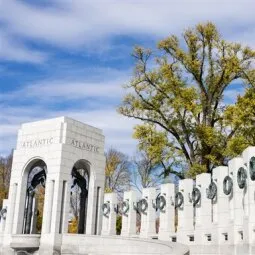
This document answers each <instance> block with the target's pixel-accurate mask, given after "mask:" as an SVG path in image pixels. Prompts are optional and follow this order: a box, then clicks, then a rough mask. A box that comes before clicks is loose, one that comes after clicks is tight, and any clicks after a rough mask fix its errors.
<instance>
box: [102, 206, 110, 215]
mask: <svg viewBox="0 0 255 255" xmlns="http://www.w3.org/2000/svg"><path fill="white" fill-rule="evenodd" d="M102 211H103V215H104V216H105V217H107V216H108V214H109V213H110V203H104V204H103V205H102Z"/></svg>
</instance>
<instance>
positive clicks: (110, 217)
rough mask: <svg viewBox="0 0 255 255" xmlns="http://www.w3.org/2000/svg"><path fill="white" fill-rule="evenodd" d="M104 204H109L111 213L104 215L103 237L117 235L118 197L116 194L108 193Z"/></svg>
mask: <svg viewBox="0 0 255 255" xmlns="http://www.w3.org/2000/svg"><path fill="white" fill-rule="evenodd" d="M104 204H109V209H110V210H109V211H108V213H107V214H105V215H103V226H102V232H101V233H102V235H116V211H115V208H116V206H117V195H116V193H106V194H105V195H104ZM106 211H107V210H106Z"/></svg>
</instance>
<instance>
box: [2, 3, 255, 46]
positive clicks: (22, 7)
mask: <svg viewBox="0 0 255 255" xmlns="http://www.w3.org/2000/svg"><path fill="white" fill-rule="evenodd" d="M51 3H52V5H49V6H47V7H44V8H42V7H40V8H39V7H38V6H36V5H32V4H28V3H25V2H23V1H22V2H21V1H15V0H8V1H3V2H2V8H3V9H4V10H5V11H4V12H1V15H0V19H1V20H2V21H3V22H4V23H5V24H6V27H8V30H9V32H10V33H13V34H16V35H19V36H21V37H24V38H28V39H38V40H41V41H42V42H45V43H47V44H50V45H55V46H60V47H75V48H77V47H79V46H84V45H85V44H94V43H96V42H97V41H99V42H100V43H101V41H100V40H101V39H102V38H104V39H110V38H111V36H114V35H130V36H132V35H145V36H146V35H149V36H152V37H153V38H155V36H156V37H157V36H160V37H162V36H166V35H168V34H169V33H176V32H178V33H179V32H180V30H182V29H183V27H187V26H191V25H193V24H195V23H197V22H202V21H207V20H212V21H214V22H216V23H218V24H220V27H221V28H222V30H223V31H224V32H226V33H227V34H230V33H229V31H230V32H231V34H233V33H234V34H237V33H236V31H233V28H234V27H236V28H237V29H238V28H239V24H242V25H243V26H242V28H241V30H242V32H244V30H246V29H247V30H248V28H249V27H253V26H254V24H255V20H254V14H253V9H254V8H252V7H254V1H253V0H244V1H239V0H225V1H219V0H216V1H215V0H205V1H190V0H181V1H165V0H159V1H153V0H148V1H144V0H140V1H135V0H131V1H117V0H93V1H92V0H87V1H80V0H73V1H67V0H54V1H52V2H51ZM10 13H11V14H12V15H10ZM248 43H249V42H248Z"/></svg>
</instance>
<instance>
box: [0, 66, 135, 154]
mask: <svg viewBox="0 0 255 255" xmlns="http://www.w3.org/2000/svg"><path fill="white" fill-rule="evenodd" d="M91 70H92V69H91ZM94 71H96V69H95V70H94ZM91 73H92V71H91ZM69 75H70V74H68V75H65V76H63V77H62V80H57V79H54V78H52V80H51V79H47V80H38V81H36V82H34V83H31V84H30V83H28V84H27V85H25V86H22V88H21V89H20V90H15V91H14V92H3V93H2V95H1V102H2V105H0V107H1V109H2V110H1V115H0V130H1V132H0V141H1V146H0V154H6V153H8V152H9V150H10V149H11V148H14V147H15V138H16V134H17V131H18V128H19V126H20V124H21V123H24V122H30V121H35V120H41V119H46V118H54V117H58V116H69V117H72V118H74V119H77V120H80V121H83V122H84V123H87V124H90V125H92V126H95V127H98V128H102V129H103V131H104V134H105V135H106V146H107V147H111V146H113V147H114V146H115V147H116V146H117V147H118V149H120V150H122V151H123V152H126V153H128V154H130V155H131V154H132V153H133V151H134V149H135V144H136V141H135V140H133V139H132V137H131V136H132V130H133V126H134V124H135V123H137V121H134V120H131V119H128V118H126V117H124V116H121V115H119V114H118V113H117V112H116V106H117V105H118V104H119V103H120V100H121V97H122V94H123V92H124V90H123V89H122V88H121V84H123V83H125V82H126V81H127V80H128V79H129V77H128V76H127V75H126V74H125V73H124V72H123V73H121V72H119V71H118V70H115V69H110V70H109V69H101V70H100V72H99V73H98V75H99V77H94V79H93V78H92V77H93V75H92V76H91V77H90V78H87V81H82V80H83V79H85V80H86V78H85V77H84V76H82V77H76V81H73V82H72V81H71V80H72V77H73V76H72V74H71V75H70V76H69ZM85 76H86V75H85ZM77 80H79V81H77ZM88 99H90V100H88ZM72 100H75V102H76V103H73V101H72ZM70 101H71V103H70ZM91 102H94V104H93V107H91ZM58 104H63V105H66V107H57V105H58Z"/></svg>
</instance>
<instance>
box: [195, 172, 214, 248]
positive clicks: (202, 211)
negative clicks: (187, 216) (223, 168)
mask: <svg viewBox="0 0 255 255" xmlns="http://www.w3.org/2000/svg"><path fill="white" fill-rule="evenodd" d="M210 183H211V175H210V174H208V173H202V174H199V175H197V176H196V188H198V189H199V190H200V193H201V198H200V201H199V202H198V204H196V206H195V210H196V212H195V215H196V222H195V244H197V245H205V244H210V243H211V242H210V239H211V236H212V232H211V228H212V203H211V200H210V199H208V198H207V196H206V190H207V188H208V186H209V185H210Z"/></svg>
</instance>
